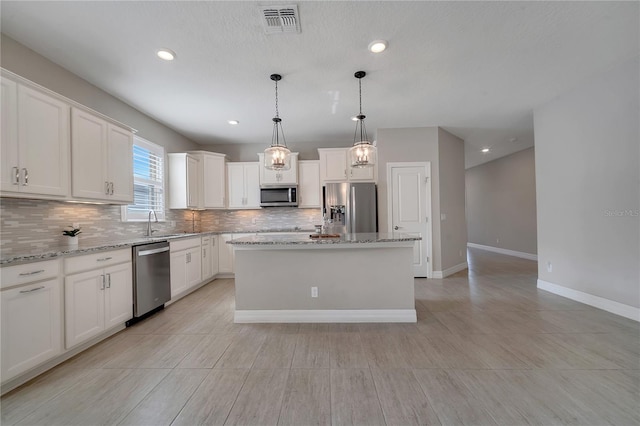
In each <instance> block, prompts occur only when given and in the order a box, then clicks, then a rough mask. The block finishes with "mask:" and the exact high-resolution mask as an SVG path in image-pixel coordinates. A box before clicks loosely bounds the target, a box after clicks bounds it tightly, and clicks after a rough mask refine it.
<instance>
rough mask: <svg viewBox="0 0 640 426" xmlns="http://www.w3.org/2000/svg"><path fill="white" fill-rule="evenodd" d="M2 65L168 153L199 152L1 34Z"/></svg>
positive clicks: (157, 125)
mask: <svg viewBox="0 0 640 426" xmlns="http://www.w3.org/2000/svg"><path fill="white" fill-rule="evenodd" d="M1 42H2V50H1V52H0V64H1V65H2V68H5V69H7V70H9V71H11V72H14V73H16V74H18V75H19V76H21V77H24V78H26V79H28V80H31V81H33V82H34V83H37V84H39V85H41V86H44V87H46V88H47V89H49V90H52V91H54V92H56V93H59V94H61V95H62V96H66V97H67V98H69V99H72V100H74V101H76V102H78V103H81V104H82V105H85V106H87V107H89V108H91V109H93V110H95V111H98V112H100V113H102V114H104V115H106V116H108V117H111V118H113V119H114V120H117V121H119V122H121V123H124V124H126V125H128V126H131V127H133V128H134V129H137V130H138V133H137V134H138V136H140V137H142V138H145V139H148V140H150V141H151V142H155V143H157V144H159V145H162V146H164V147H165V149H166V151H167V152H184V151H188V150H194V149H200V145H198V144H196V143H195V142H193V141H191V140H190V139H187V138H186V137H184V136H182V135H181V134H179V133H177V132H175V131H174V130H172V129H170V128H168V127H167V126H165V125H163V124H161V123H159V122H157V121H155V120H154V119H152V118H151V117H149V116H147V115H145V114H143V113H141V112H140V111H138V110H137V109H135V108H133V107H131V106H129V105H127V104H126V103H124V102H122V101H121V100H119V99H117V98H115V97H114V96H111V95H110V94H108V93H107V92H105V91H103V90H101V89H99V88H97V87H96V86H94V85H92V84H90V83H89V82H87V81H86V80H83V79H82V78H80V77H78V76H77V75H75V74H73V73H71V72H69V71H67V70H66V69H64V68H62V67H60V66H59V65H57V64H55V63H53V62H51V61H50V60H48V59H46V58H45V57H43V56H41V55H39V54H38V53H36V52H34V51H33V50H31V49H29V48H27V47H26V46H24V45H22V44H20V43H18V42H17V41H15V40H13V39H12V38H10V37H8V36H6V35H4V34H2V40H1Z"/></svg>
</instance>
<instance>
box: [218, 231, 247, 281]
mask: <svg viewBox="0 0 640 426" xmlns="http://www.w3.org/2000/svg"><path fill="white" fill-rule="evenodd" d="M250 235H255V234H221V235H219V237H220V244H219V247H218V256H219V269H220V270H219V272H220V273H221V274H233V273H234V271H235V256H234V254H233V244H227V241H231V240H235V239H238V238H243V237H248V236H250Z"/></svg>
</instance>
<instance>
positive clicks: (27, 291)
mask: <svg viewBox="0 0 640 426" xmlns="http://www.w3.org/2000/svg"><path fill="white" fill-rule="evenodd" d="M43 288H44V286H41V287H36V288H32V289H31V290H20V293H31V292H34V291H38V290H42V289H43Z"/></svg>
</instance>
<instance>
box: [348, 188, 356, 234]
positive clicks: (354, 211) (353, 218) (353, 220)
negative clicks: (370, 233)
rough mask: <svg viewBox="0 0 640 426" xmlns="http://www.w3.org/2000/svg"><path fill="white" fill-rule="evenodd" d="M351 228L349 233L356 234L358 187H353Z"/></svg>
mask: <svg viewBox="0 0 640 426" xmlns="http://www.w3.org/2000/svg"><path fill="white" fill-rule="evenodd" d="M349 210H351V212H350V213H351V226H350V227H349V232H351V233H354V234H355V233H356V213H357V212H356V187H355V185H352V186H351V209H349Z"/></svg>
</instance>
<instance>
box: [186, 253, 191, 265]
mask: <svg viewBox="0 0 640 426" xmlns="http://www.w3.org/2000/svg"><path fill="white" fill-rule="evenodd" d="M186 260H187V263H189V262H191V253H187V256H186Z"/></svg>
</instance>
